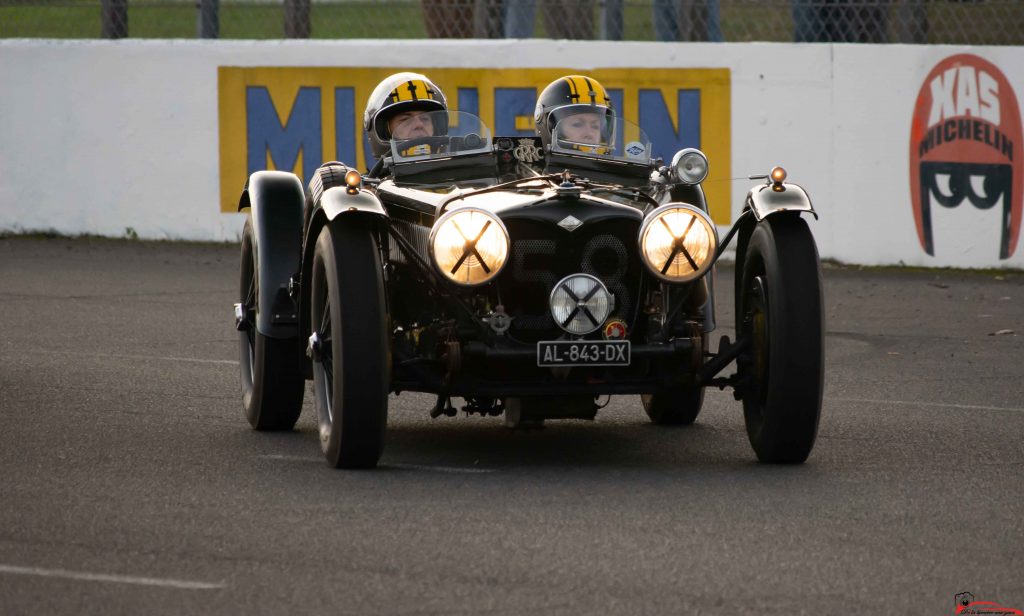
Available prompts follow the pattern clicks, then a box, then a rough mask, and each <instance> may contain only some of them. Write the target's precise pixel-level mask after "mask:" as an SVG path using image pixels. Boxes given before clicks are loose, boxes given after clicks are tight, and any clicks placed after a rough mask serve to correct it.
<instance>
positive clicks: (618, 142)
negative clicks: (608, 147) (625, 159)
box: [608, 89, 626, 156]
mask: <svg viewBox="0 0 1024 616" xmlns="http://www.w3.org/2000/svg"><path fill="white" fill-rule="evenodd" d="M608 98H610V99H612V109H613V110H614V111H615V117H616V118H623V119H625V117H626V103H625V97H624V96H623V95H622V90H621V89H612V90H608ZM623 137H624V135H623V134H622V131H621V130H616V131H615V143H613V144H612V147H613V148H614V152H615V153H616V154H618V155H619V156H622V147H623V145H622V140H623Z"/></svg>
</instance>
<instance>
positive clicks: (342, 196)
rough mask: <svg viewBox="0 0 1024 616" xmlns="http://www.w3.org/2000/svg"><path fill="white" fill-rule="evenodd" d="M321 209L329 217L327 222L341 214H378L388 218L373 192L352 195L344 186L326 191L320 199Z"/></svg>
mask: <svg viewBox="0 0 1024 616" xmlns="http://www.w3.org/2000/svg"><path fill="white" fill-rule="evenodd" d="M320 208H321V209H322V210H323V211H324V214H325V215H326V216H327V220H329V221H330V220H334V219H335V218H337V217H338V216H339V215H341V214H349V213H355V212H362V213H364V214H378V215H380V216H383V217H385V218H387V216H388V213H387V210H385V209H384V205H383V204H381V202H380V199H378V198H377V196H376V195H374V194H373V193H371V192H368V191H365V190H360V191H359V192H357V193H356V194H354V195H353V194H351V193H349V192H348V189H347V188H345V187H342V186H335V187H334V188H328V189H327V190H325V191H324V194H323V196H321V197H320Z"/></svg>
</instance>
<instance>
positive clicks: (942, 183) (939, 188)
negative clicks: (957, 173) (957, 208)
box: [934, 173, 953, 198]
mask: <svg viewBox="0 0 1024 616" xmlns="http://www.w3.org/2000/svg"><path fill="white" fill-rule="evenodd" d="M951 179H952V176H951V175H950V174H948V173H936V174H935V184H934V188H935V192H937V193H939V194H940V195H942V196H943V197H946V198H950V197H952V196H953V189H952V187H950V185H949V184H950V180H951Z"/></svg>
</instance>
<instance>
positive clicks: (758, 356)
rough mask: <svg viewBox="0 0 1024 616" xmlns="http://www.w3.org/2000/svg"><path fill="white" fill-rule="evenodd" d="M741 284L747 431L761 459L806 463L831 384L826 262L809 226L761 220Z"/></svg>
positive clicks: (779, 217) (782, 218)
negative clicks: (826, 347) (827, 359)
mask: <svg viewBox="0 0 1024 616" xmlns="http://www.w3.org/2000/svg"><path fill="white" fill-rule="evenodd" d="M737 275H740V276H741V278H740V280H739V285H738V288H737V302H738V307H737V311H736V315H737V324H736V330H737V332H740V337H742V338H746V339H747V340H748V341H749V346H748V349H747V351H746V352H745V353H744V354H743V355H741V356H740V358H739V359H738V361H737V365H738V372H739V377H740V392H741V395H742V400H743V414H744V419H745V422H746V427H747V436H748V437H749V439H750V444H751V445H752V446H753V448H754V452H755V453H756V454H757V457H758V459H759V460H761V461H762V462H769V463H784V464H799V463H802V462H804V461H805V460H806V459H807V456H808V455H810V453H811V449H812V448H813V447H814V441H815V438H816V437H817V433H818V422H819V418H820V417H821V399H822V390H823V382H824V363H825V350H824V319H823V316H822V303H823V302H822V283H821V263H820V261H819V258H818V250H817V247H816V246H815V243H814V237H813V236H812V235H811V231H810V229H809V228H808V227H807V223H806V222H805V221H804V220H803V219H802V218H799V217H798V216H796V215H787V214H775V215H773V216H771V217H769V218H767V219H765V220H764V221H762V222H760V223H758V224H757V226H756V227H755V228H754V230H753V233H752V234H751V235H750V240H749V243H748V245H747V248H746V252H745V258H744V260H743V264H742V269H739V270H738V271H737Z"/></svg>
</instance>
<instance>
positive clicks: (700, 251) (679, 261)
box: [640, 203, 718, 282]
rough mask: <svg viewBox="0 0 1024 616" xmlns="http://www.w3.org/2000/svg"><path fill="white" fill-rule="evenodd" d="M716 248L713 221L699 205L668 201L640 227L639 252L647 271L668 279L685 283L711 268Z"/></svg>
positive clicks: (715, 233)
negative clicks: (697, 206)
mask: <svg viewBox="0 0 1024 616" xmlns="http://www.w3.org/2000/svg"><path fill="white" fill-rule="evenodd" d="M716 250H718V231H717V230H716V229H715V224H714V223H713V222H711V218H709V217H708V215H707V214H705V213H704V212H703V211H701V210H700V209H699V208H696V207H694V206H692V205H688V204H686V203H669V204H668V205H663V206H661V207H659V208H658V209H656V210H654V211H653V212H651V213H650V214H649V215H648V216H647V218H646V220H644V224H643V226H642V227H640V254H641V255H642V256H643V260H644V264H645V265H646V266H647V268H648V269H649V270H651V273H653V274H654V275H655V276H657V277H658V278H661V279H662V280H666V281H668V282H689V281H690V280H694V279H696V278H700V277H701V276H703V275H704V273H705V272H707V271H708V269H709V268H710V267H711V263H712V262H713V261H714V259H715V251H716Z"/></svg>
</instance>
